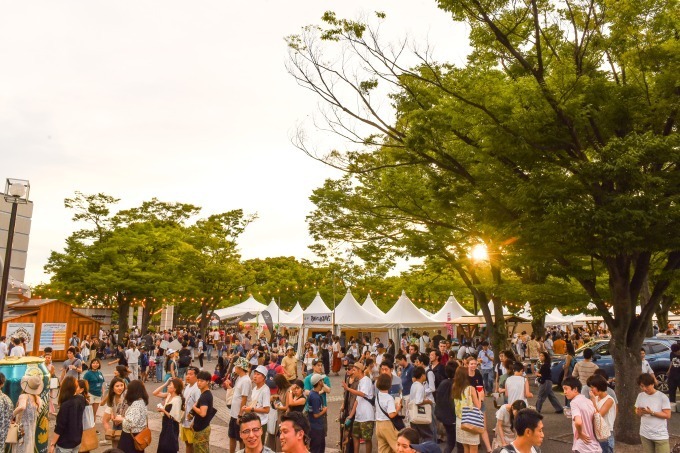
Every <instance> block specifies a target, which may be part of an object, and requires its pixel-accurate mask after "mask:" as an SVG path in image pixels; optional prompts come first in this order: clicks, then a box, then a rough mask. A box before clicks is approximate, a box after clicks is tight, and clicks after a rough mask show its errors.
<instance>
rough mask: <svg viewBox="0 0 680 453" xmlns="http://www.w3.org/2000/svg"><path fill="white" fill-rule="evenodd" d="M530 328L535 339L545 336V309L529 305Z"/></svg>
mask: <svg viewBox="0 0 680 453" xmlns="http://www.w3.org/2000/svg"><path fill="white" fill-rule="evenodd" d="M531 318H532V319H531V330H532V331H533V333H534V334H535V335H536V339H538V338H539V337H544V336H545V311H544V310H538V309H534V307H531Z"/></svg>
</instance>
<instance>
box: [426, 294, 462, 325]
mask: <svg viewBox="0 0 680 453" xmlns="http://www.w3.org/2000/svg"><path fill="white" fill-rule="evenodd" d="M461 316H472V313H470V312H469V311H467V310H466V309H464V308H463V307H462V306H461V305H460V304H459V303H458V301H457V300H456V298H455V297H453V293H451V295H450V296H449V299H448V300H447V301H446V303H445V304H444V306H443V307H442V308H441V309H440V310H439V311H438V312H437V313H435V314H434V315H432V316H431V318H432V319H434V320H435V321H441V322H447V321H452V320H454V319H456V318H460V317H461Z"/></svg>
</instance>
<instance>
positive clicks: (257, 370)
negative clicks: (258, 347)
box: [255, 365, 267, 376]
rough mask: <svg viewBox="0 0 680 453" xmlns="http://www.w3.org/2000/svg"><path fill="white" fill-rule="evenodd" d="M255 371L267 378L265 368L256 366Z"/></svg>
mask: <svg viewBox="0 0 680 453" xmlns="http://www.w3.org/2000/svg"><path fill="white" fill-rule="evenodd" d="M255 371H256V372H257V373H260V374H261V375H262V376H267V368H266V367H265V366H264V365H258V366H257V368H255Z"/></svg>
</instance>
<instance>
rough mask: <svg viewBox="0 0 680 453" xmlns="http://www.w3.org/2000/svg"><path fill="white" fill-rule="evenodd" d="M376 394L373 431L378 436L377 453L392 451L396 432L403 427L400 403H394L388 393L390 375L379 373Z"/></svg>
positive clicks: (390, 382)
mask: <svg viewBox="0 0 680 453" xmlns="http://www.w3.org/2000/svg"><path fill="white" fill-rule="evenodd" d="M375 386H376V388H377V389H378V394H377V395H376V397H375V406H376V411H375V425H376V426H375V431H376V436H377V437H378V453H392V452H393V451H394V450H393V445H396V444H397V434H398V433H399V431H401V430H402V429H404V428H405V425H404V420H403V418H402V417H400V416H399V415H398V414H399V411H400V410H401V404H399V403H395V401H394V397H393V396H392V395H390V394H389V391H390V387H392V377H391V376H389V375H387V374H380V375H379V376H378V379H377V380H376V382H375Z"/></svg>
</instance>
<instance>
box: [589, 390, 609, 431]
mask: <svg viewBox="0 0 680 453" xmlns="http://www.w3.org/2000/svg"><path fill="white" fill-rule="evenodd" d="M608 397H609V398H611V396H608ZM605 400H606V398H605ZM605 400H603V402H604V401H605ZM593 431H595V437H596V438H597V440H599V441H605V440H607V439H609V436H611V435H612V430H611V427H610V426H609V423H607V420H606V419H605V418H604V417H603V416H602V415H600V412H599V411H598V408H597V407H596V408H595V413H594V414H593Z"/></svg>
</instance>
